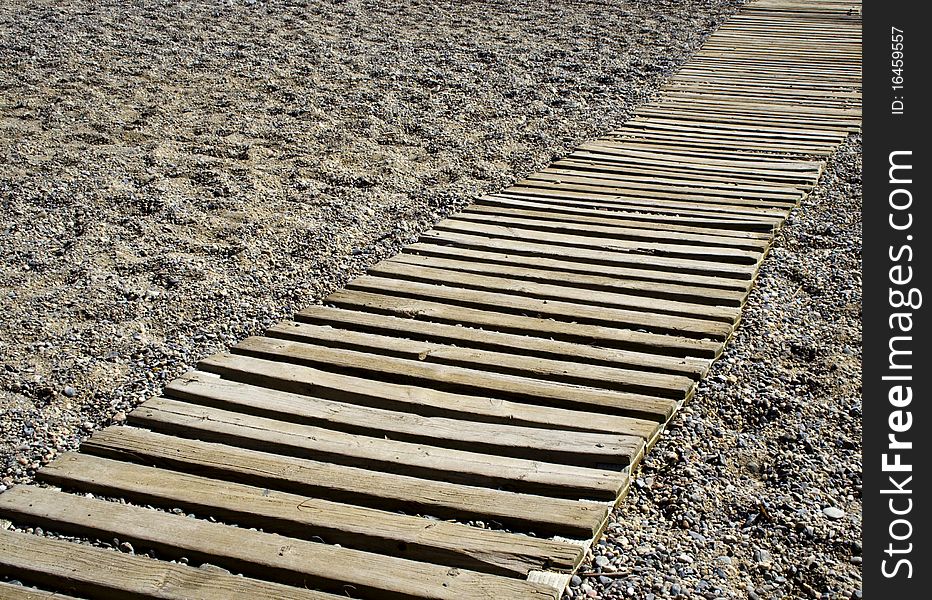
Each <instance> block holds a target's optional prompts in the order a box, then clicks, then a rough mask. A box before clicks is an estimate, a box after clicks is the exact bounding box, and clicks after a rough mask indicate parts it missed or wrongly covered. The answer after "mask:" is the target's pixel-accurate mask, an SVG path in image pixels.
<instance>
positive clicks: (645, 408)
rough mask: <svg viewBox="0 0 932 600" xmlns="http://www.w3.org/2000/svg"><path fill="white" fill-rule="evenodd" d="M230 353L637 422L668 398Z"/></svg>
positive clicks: (390, 362)
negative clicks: (606, 414) (591, 412)
mask: <svg viewBox="0 0 932 600" xmlns="http://www.w3.org/2000/svg"><path fill="white" fill-rule="evenodd" d="M233 351H234V352H235V353H237V354H242V355H245V356H253V357H256V358H260V359H266V360H276V361H281V362H282V363H283V365H285V364H289V363H290V365H301V366H311V367H314V368H322V369H326V370H331V371H337V372H340V371H343V372H347V373H349V374H356V375H360V374H365V375H366V376H368V377H373V378H375V379H376V380H381V381H395V382H398V381H401V382H405V383H417V384H418V385H425V386H428V387H434V388H436V389H442V390H446V391H452V392H455V393H461V394H476V395H480V396H485V397H488V396H492V397H498V398H505V399H509V400H515V401H519V402H527V403H533V404H536V405H542V406H557V407H561V408H576V409H580V410H589V411H593V412H595V411H598V412H605V413H608V414H615V415H622V416H632V417H639V418H643V417H646V416H648V415H657V413H661V412H662V413H666V412H668V411H669V410H671V407H670V402H671V400H668V399H664V398H658V397H657V396H651V395H645V394H635V393H630V392H615V391H611V390H600V389H596V388H589V387H585V386H579V385H571V384H566V383H558V382H550V381H545V380H541V379H531V378H528V377H518V376H514V375H507V374H500V373H486V372H483V371H481V370H478V369H466V368H462V367H454V366H449V365H438V364H432V363H423V362H416V361H409V360H405V359H398V358H393V357H388V356H379V355H377V354H368V353H364V352H355V351H352V350H342V349H338V348H326V347H323V346H316V345H312V344H302V343H299V342H293V341H289V340H281V339H275V338H265V337H250V338H246V339H245V340H243V341H242V342H240V343H239V344H237V345H236V347H234V348H233ZM658 420H665V419H658Z"/></svg>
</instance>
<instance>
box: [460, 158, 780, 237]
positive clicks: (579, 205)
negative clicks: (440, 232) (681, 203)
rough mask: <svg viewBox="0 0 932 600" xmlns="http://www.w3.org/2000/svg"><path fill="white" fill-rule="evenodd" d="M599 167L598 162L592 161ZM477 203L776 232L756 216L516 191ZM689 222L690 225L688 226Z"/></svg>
mask: <svg viewBox="0 0 932 600" xmlns="http://www.w3.org/2000/svg"><path fill="white" fill-rule="evenodd" d="M590 162H591V163H592V164H593V165H596V167H595V168H598V166H597V164H598V163H597V162H596V161H590ZM478 206H497V207H508V206H523V207H530V208H534V209H542V210H545V211H548V212H550V213H551V214H553V215H554V217H555V218H556V217H560V216H563V215H567V214H572V215H590V216H594V217H598V218H605V219H613V220H614V219H623V220H625V221H630V222H632V223H633V224H637V226H639V227H664V226H668V225H669V226H671V227H674V228H675V227H691V228H695V229H699V230H709V229H713V230H715V231H717V232H719V233H720V234H722V235H731V234H735V233H769V232H772V231H773V228H774V223H773V222H767V221H761V220H757V219H751V220H748V219H745V218H743V217H738V218H735V219H729V218H725V217H723V216H721V215H711V216H710V215H681V214H677V213H672V212H666V211H660V212H642V211H641V210H640V209H639V208H637V207H618V206H612V205H605V204H603V203H601V202H598V201H596V202H592V201H591V200H570V199H560V200H553V199H549V198H546V197H544V198H534V197H530V196H520V195H517V194H489V195H486V196H482V197H480V198H477V199H476V201H475V202H474V204H473V205H472V207H473V208H474V207H478ZM687 223H688V225H687Z"/></svg>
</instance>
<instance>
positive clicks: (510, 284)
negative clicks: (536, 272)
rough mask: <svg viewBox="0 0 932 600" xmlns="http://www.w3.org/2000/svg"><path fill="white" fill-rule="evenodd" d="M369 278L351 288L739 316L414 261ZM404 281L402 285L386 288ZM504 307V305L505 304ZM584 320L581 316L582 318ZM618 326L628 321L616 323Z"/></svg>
mask: <svg viewBox="0 0 932 600" xmlns="http://www.w3.org/2000/svg"><path fill="white" fill-rule="evenodd" d="M369 273H370V274H371V275H367V276H363V277H360V278H358V279H356V280H354V283H353V284H352V285H353V289H355V288H356V287H358V288H359V289H371V290H374V291H382V290H392V291H394V292H395V293H399V294H407V293H408V292H407V288H411V290H412V291H413V292H414V295H419V294H421V293H422V292H426V290H425V289H424V288H422V287H420V286H418V287H417V290H421V291H415V286H414V285H407V284H409V283H411V284H413V282H419V283H423V284H427V285H432V284H434V282H438V281H442V282H443V287H448V288H456V289H463V290H487V291H489V292H494V293H506V294H514V295H519V296H521V297H522V298H538V299H543V300H554V301H561V302H571V303H574V304H584V305H590V306H598V307H605V308H609V309H626V310H628V309H630V310H635V311H653V312H655V313H658V314H664V315H673V316H676V317H683V318H686V319H692V320H700V321H714V322H716V323H727V324H733V323H734V322H735V321H736V320H737V317H738V314H739V311H738V309H737V308H735V307H727V306H718V305H714V304H707V303H699V302H691V301H689V300H669V299H663V298H656V297H653V298H650V297H644V296H643V295H639V294H631V293H630V292H628V291H626V290H611V291H610V290H598V289H591V290H588V291H586V290H582V289H580V288H579V287H576V286H568V285H566V284H565V283H564V282H560V283H543V282H538V281H533V280H528V279H527V278H517V277H513V276H511V275H509V274H505V275H500V274H494V273H484V274H482V273H474V272H470V271H468V270H464V269H450V268H446V267H443V266H441V265H439V264H435V265H431V264H426V263H425V262H418V261H411V262H408V261H402V260H399V261H395V260H391V259H388V260H385V261H382V262H380V263H378V264H376V265H374V266H372V267H370V268H369ZM383 279H388V280H391V281H393V282H394V281H396V280H397V281H399V282H401V281H403V282H405V283H404V284H402V283H398V284H397V285H396V284H395V283H391V284H389V283H387V282H385V281H383ZM505 306H507V305H505ZM583 316H585V315H583ZM617 322H618V323H619V324H624V323H625V322H626V321H624V320H622V319H619V320H618V321H617Z"/></svg>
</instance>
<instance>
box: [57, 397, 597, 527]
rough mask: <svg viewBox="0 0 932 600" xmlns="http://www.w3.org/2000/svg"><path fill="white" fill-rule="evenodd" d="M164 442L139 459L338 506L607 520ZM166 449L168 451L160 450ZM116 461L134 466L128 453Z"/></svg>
mask: <svg viewBox="0 0 932 600" xmlns="http://www.w3.org/2000/svg"><path fill="white" fill-rule="evenodd" d="M175 404H177V403H175ZM159 405H162V406H168V404H167V403H164V402H163V403H155V406H156V408H157V407H158V406H159ZM156 408H153V409H149V408H148V407H146V406H145V405H144V406H143V408H142V409H140V410H141V411H143V412H144V413H146V412H151V413H155V412H158V411H157V410H156ZM140 410H137V411H136V412H140ZM163 412H164V411H163ZM202 412H205V413H209V411H202ZM209 414H210V413H209ZM155 416H158V415H155ZM221 417H222V415H221ZM150 420H151V419H150ZM164 441H165V444H166V446H165V447H164V448H153V449H151V450H144V451H143V452H144V454H142V455H141V456H146V455H148V456H149V457H150V458H151V456H152V455H153V454H154V453H156V452H164V453H165V454H163V455H161V456H159V464H160V466H165V467H167V468H172V469H179V470H185V471H188V472H191V473H192V474H198V475H204V476H206V477H212V478H216V479H230V478H231V477H233V479H231V480H232V481H235V482H237V483H240V482H242V483H245V484H249V485H256V486H259V487H267V488H269V489H277V490H280V491H282V492H288V493H294V494H300V495H304V496H308V497H313V498H319V499H321V500H330V501H333V502H339V503H342V504H353V505H356V506H363V507H368V508H373V509H378V510H388V511H404V512H405V513H407V514H424V515H431V516H434V517H437V518H441V519H454V520H460V521H463V522H467V521H472V520H481V521H487V522H493V521H494V522H497V523H501V524H502V525H504V526H506V527H509V528H510V529H512V530H513V531H519V532H528V531H533V532H534V533H537V534H539V535H547V536H549V535H563V536H567V537H583V538H588V537H591V536H592V535H594V534H595V533H596V532H598V531H599V530H600V528H601V527H602V525H603V524H604V519H605V516H606V515H607V509H606V506H605V505H604V504H601V503H595V502H580V501H572V500H566V499H563V498H547V497H543V496H534V495H531V494H519V493H515V492H506V491H501V490H494V489H486V488H480V487H472V486H465V485H459V484H453V483H446V482H439V481H430V480H427V479H420V478H417V477H411V476H407V475H397V474H393V473H382V472H377V471H369V470H367V469H363V468H357V467H347V466H344V465H336V464H330V463H324V462H319V461H313V460H308V459H297V458H293V457H284V456H276V455H274V454H268V453H263V452H256V451H252V450H244V449H240V448H234V447H230V446H220V445H218V444H216V443H214V444H211V445H209V446H207V445H205V444H207V442H200V443H199V442H197V441H191V440H184V439H182V438H177V437H169V436H165V439H164ZM110 444H111V446H112V445H114V442H113V441H112V440H111V442H110ZM98 447H100V446H98ZM169 449H170V450H172V452H166V450H169ZM121 458H125V459H129V460H139V458H133V456H129V455H127V456H121ZM122 464H124V463H123V462H121V461H116V460H111V459H109V458H98V457H95V456H90V455H87V454H66V455H62V457H61V458H59V459H58V460H56V461H54V462H52V463H50V464H49V465H48V466H46V467H45V468H44V469H42V471H41V472H40V478H41V479H42V480H43V481H47V482H50V483H56V485H65V484H64V483H63V482H66V481H67V480H68V478H74V477H76V475H75V473H79V472H83V473H85V474H86V475H87V476H88V477H90V476H95V475H96V474H100V473H103V472H104V470H105V469H109V470H113V471H116V470H119V468H120V465H122ZM108 465H109V466H108ZM114 476H116V475H114ZM239 477H247V479H240V478H239ZM88 485H90V484H89V483H88ZM99 485H101V486H104V485H106V481H105V480H100V482H99ZM101 489H102V488H101ZM535 512H536V514H535Z"/></svg>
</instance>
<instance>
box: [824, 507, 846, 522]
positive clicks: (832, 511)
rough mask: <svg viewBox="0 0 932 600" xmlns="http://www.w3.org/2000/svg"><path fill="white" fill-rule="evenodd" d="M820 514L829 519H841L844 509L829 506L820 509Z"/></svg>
mask: <svg viewBox="0 0 932 600" xmlns="http://www.w3.org/2000/svg"><path fill="white" fill-rule="evenodd" d="M822 514H823V515H825V516H826V517H828V518H829V519H841V518H842V517H844V516H845V511H843V510H841V509H840V508H837V507H835V506H829V507H828V508H824V509H822Z"/></svg>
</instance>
